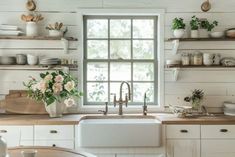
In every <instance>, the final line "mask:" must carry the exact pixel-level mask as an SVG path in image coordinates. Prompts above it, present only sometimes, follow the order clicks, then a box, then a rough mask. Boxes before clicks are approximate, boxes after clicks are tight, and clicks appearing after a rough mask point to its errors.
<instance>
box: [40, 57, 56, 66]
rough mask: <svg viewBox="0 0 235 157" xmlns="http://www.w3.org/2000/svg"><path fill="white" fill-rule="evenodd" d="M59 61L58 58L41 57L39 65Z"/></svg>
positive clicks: (52, 63) (54, 63) (53, 63)
mask: <svg viewBox="0 0 235 157" xmlns="http://www.w3.org/2000/svg"><path fill="white" fill-rule="evenodd" d="M60 63H61V61H60V59H59V58H42V59H40V64H41V65H58V64H60Z"/></svg>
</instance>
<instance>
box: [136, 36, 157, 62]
mask: <svg viewBox="0 0 235 157" xmlns="http://www.w3.org/2000/svg"><path fill="white" fill-rule="evenodd" d="M153 43H154V42H153V40H134V41H133V58H134V59H154V44H153Z"/></svg>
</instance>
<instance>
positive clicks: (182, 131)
mask: <svg viewBox="0 0 235 157" xmlns="http://www.w3.org/2000/svg"><path fill="white" fill-rule="evenodd" d="M180 132H181V133H188V130H180Z"/></svg>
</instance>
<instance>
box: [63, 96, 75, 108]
mask: <svg viewBox="0 0 235 157" xmlns="http://www.w3.org/2000/svg"><path fill="white" fill-rule="evenodd" d="M64 103H65V105H66V106H67V107H73V106H75V101H74V99H73V98H68V99H65V100H64Z"/></svg>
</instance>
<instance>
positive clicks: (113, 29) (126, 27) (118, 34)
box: [110, 20, 131, 38]
mask: <svg viewBox="0 0 235 157" xmlns="http://www.w3.org/2000/svg"><path fill="white" fill-rule="evenodd" d="M110 37H111V38H131V20H110Z"/></svg>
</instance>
